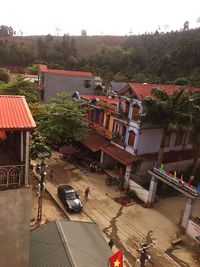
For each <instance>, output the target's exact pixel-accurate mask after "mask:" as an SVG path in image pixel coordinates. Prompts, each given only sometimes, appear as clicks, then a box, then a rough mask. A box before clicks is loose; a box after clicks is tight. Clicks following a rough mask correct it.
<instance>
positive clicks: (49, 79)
mask: <svg viewBox="0 0 200 267" xmlns="http://www.w3.org/2000/svg"><path fill="white" fill-rule="evenodd" d="M85 80H91V86H90V87H89V88H86V87H85V84H84V82H85ZM94 87H95V82H94V77H93V76H92V77H83V76H77V75H76V76H75V75H64V74H55V73H45V79H44V102H47V101H49V98H50V97H55V96H56V94H57V93H61V92H69V93H73V92H75V91H76V92H77V91H78V92H79V93H80V94H83V95H93V94H94V92H93V89H94Z"/></svg>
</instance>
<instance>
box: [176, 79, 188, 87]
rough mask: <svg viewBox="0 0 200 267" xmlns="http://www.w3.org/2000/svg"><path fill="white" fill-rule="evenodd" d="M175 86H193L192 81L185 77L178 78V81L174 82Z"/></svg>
mask: <svg viewBox="0 0 200 267" xmlns="http://www.w3.org/2000/svg"><path fill="white" fill-rule="evenodd" d="M174 84H176V85H181V86H184V85H186V86H190V85H191V84H190V81H189V80H188V79H187V78H185V77H180V78H177V79H176V80H175V81H174Z"/></svg>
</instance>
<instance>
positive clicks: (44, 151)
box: [30, 130, 51, 160]
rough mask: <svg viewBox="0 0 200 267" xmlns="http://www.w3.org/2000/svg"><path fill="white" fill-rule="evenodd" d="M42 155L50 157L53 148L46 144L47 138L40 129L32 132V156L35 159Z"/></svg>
mask: <svg viewBox="0 0 200 267" xmlns="http://www.w3.org/2000/svg"><path fill="white" fill-rule="evenodd" d="M41 157H45V158H50V157H51V150H50V148H49V147H48V146H47V145H46V138H45V137H44V136H43V135H42V134H41V133H40V132H39V131H38V130H35V131H34V132H33V133H32V134H31V141H30V158H31V159H33V160H35V159H37V158H41Z"/></svg>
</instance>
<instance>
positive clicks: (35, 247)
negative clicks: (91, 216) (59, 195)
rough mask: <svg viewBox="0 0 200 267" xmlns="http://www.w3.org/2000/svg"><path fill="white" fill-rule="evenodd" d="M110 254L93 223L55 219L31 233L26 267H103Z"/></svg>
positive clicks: (106, 263)
mask: <svg viewBox="0 0 200 267" xmlns="http://www.w3.org/2000/svg"><path fill="white" fill-rule="evenodd" d="M111 254H112V251H111V249H110V248H109V246H108V244H107V243H106V241H105V240H104V239H103V237H102V236H101V233H100V230H99V229H98V227H97V225H96V224H95V223H91V222H76V221H67V220H57V221H54V222H51V223H49V224H47V225H44V226H43V227H41V228H38V229H36V230H34V231H33V232H32V233H31V239H30V264H29V266H30V267H88V266H95V267H105V266H107V265H108V258H109V256H110V255H111Z"/></svg>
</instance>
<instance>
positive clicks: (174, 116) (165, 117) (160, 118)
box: [141, 88, 191, 166]
mask: <svg viewBox="0 0 200 267" xmlns="http://www.w3.org/2000/svg"><path fill="white" fill-rule="evenodd" d="M144 106H145V110H144V113H143V114H142V115H141V119H142V121H143V122H150V123H152V124H154V125H158V126H161V127H162V129H163V130H162V138H161V144H160V149H159V152H158V157H157V163H158V166H160V165H161V163H162V161H163V155H164V147H165V143H166V138H167V136H168V135H169V134H171V133H172V132H179V131H181V132H183V131H186V130H188V127H189V126H190V124H191V115H190V114H189V111H188V94H187V92H186V91H185V90H184V89H181V90H178V91H176V92H174V93H173V94H170V95H168V94H167V93H166V92H165V91H164V90H161V89H158V88H154V89H152V95H151V96H150V97H146V98H145V99H144Z"/></svg>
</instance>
